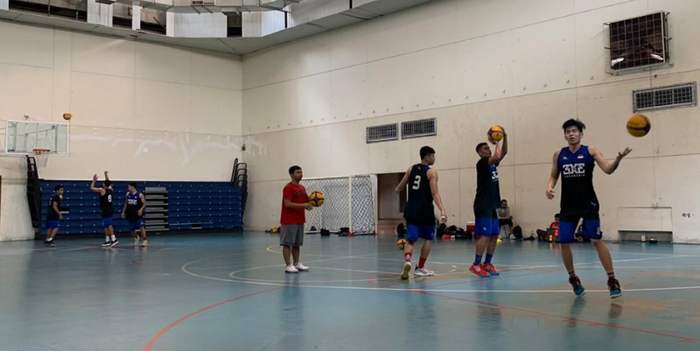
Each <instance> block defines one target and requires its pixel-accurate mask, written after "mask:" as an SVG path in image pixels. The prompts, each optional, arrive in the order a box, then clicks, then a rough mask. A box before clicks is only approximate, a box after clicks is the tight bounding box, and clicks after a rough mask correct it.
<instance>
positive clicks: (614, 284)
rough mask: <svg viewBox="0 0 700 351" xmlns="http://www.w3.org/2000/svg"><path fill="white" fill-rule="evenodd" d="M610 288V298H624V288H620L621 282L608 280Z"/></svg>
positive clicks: (612, 279)
mask: <svg viewBox="0 0 700 351" xmlns="http://www.w3.org/2000/svg"><path fill="white" fill-rule="evenodd" d="M608 288H609V289H610V298H611V299H616V298H618V297H620V296H622V288H620V282H618V281H617V279H615V278H608Z"/></svg>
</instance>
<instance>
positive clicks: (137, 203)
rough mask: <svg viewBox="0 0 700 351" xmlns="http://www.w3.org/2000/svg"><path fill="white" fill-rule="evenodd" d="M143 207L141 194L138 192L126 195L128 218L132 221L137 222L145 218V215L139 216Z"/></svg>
mask: <svg viewBox="0 0 700 351" xmlns="http://www.w3.org/2000/svg"><path fill="white" fill-rule="evenodd" d="M141 206H143V202H142V201H141V193H139V192H136V194H132V193H127V194H126V218H127V219H128V220H130V221H136V220H138V219H141V218H143V213H142V214H141V215H140V216H139V214H138V212H139V209H140V208H141Z"/></svg>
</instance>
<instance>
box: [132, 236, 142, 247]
mask: <svg viewBox="0 0 700 351" xmlns="http://www.w3.org/2000/svg"><path fill="white" fill-rule="evenodd" d="M139 240H141V239H140V238H139V237H135V238H134V246H139Z"/></svg>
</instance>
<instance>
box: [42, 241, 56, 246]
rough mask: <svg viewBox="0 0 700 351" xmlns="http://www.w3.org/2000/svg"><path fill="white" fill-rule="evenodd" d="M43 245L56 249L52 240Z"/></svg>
mask: <svg viewBox="0 0 700 351" xmlns="http://www.w3.org/2000/svg"><path fill="white" fill-rule="evenodd" d="M44 245H46V246H49V247H56V244H55V243H54V242H53V240H51V241H44Z"/></svg>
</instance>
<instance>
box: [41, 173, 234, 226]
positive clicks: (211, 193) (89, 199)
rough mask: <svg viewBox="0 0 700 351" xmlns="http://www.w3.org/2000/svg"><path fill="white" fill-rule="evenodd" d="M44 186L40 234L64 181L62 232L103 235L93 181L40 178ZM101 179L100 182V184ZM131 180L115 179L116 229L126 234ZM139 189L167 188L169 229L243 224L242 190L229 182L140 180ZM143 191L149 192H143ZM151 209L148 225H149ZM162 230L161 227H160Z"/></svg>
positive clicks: (97, 196)
mask: <svg viewBox="0 0 700 351" xmlns="http://www.w3.org/2000/svg"><path fill="white" fill-rule="evenodd" d="M40 184H41V189H42V193H41V194H42V208H41V222H42V229H41V234H42V235H43V234H45V233H46V213H47V210H48V203H49V199H50V198H51V196H52V194H53V189H54V187H55V186H56V185H58V184H63V186H64V187H65V192H64V195H63V201H62V204H61V205H62V207H66V208H68V213H66V214H64V215H63V221H62V222H61V231H60V233H61V234H62V235H69V234H102V233H104V231H103V228H102V219H101V217H100V203H99V195H98V194H96V193H93V192H92V191H90V181H57V180H43V179H42V180H40ZM101 184H102V182H101V181H100V182H98V186H101ZM128 184H129V182H120V181H115V182H113V186H114V200H113V204H114V210H115V214H114V219H115V220H114V231H115V232H117V233H126V232H128V231H129V225H128V222H127V221H126V220H125V219H122V218H121V211H122V208H123V206H124V200H125V194H126V192H127V185H128ZM137 184H138V186H139V189H140V190H142V189H146V188H153V187H158V188H166V189H167V191H168V204H167V209H168V215H167V221H168V223H167V228H168V229H167V230H168V231H190V230H198V229H205V230H234V229H240V228H242V227H243V218H242V210H241V208H242V191H241V188H239V187H237V186H235V185H234V184H232V183H230V182H158V181H147V182H137ZM144 193H146V192H145V191H144ZM148 215H149V211H148V208H147V210H146V225H148ZM159 231H160V230H159Z"/></svg>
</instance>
